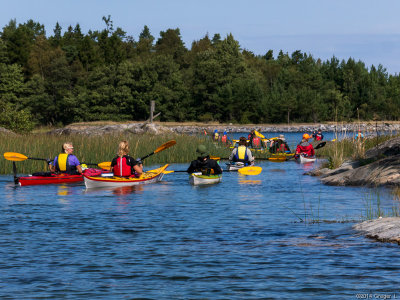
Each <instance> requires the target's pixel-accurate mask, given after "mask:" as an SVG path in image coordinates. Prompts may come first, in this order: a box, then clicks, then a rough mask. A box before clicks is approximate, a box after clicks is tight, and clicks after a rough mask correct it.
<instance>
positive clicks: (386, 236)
mask: <svg viewBox="0 0 400 300" xmlns="http://www.w3.org/2000/svg"><path fill="white" fill-rule="evenodd" d="M353 229H355V230H357V231H359V232H360V233H361V234H363V235H364V236H366V237H368V238H371V239H375V240H377V241H380V242H389V243H397V244H399V245H400V218H395V217H390V218H379V219H375V220H370V221H364V222H361V223H359V224H356V225H354V226H353Z"/></svg>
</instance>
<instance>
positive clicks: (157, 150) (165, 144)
mask: <svg viewBox="0 0 400 300" xmlns="http://www.w3.org/2000/svg"><path fill="white" fill-rule="evenodd" d="M175 144H176V141H175V140H171V141H168V142H166V143H164V144H162V145H161V146H160V147H158V148H157V149H156V150H154V151H153V152H151V153H150V154H147V155H146V156H143V157H141V158H139V159H138V160H144V159H145V158H148V157H149V156H151V155H153V154H156V153H158V152H161V151H163V150H165V149H168V148H170V147H172V146H173V145H175Z"/></svg>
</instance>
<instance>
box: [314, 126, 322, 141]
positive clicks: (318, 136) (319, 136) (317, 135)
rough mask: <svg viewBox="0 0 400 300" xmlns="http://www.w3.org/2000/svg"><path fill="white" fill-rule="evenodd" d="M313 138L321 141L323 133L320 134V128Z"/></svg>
mask: <svg viewBox="0 0 400 300" xmlns="http://www.w3.org/2000/svg"><path fill="white" fill-rule="evenodd" d="M314 139H315V140H316V141H322V140H323V139H324V135H323V134H322V131H321V129H318V132H317V133H316V134H315V136H314Z"/></svg>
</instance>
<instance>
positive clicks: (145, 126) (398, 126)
mask: <svg viewBox="0 0 400 300" xmlns="http://www.w3.org/2000/svg"><path fill="white" fill-rule="evenodd" d="M253 129H255V130H257V131H259V132H283V133H284V132H313V131H317V130H319V129H321V130H322V131H323V132H335V131H337V132H356V131H358V130H359V129H361V131H362V132H364V133H366V132H370V133H373V132H377V131H379V132H382V131H384V132H397V131H400V122H379V123H378V122H376V123H371V122H364V123H338V124H336V123H335V124H334V123H314V124H304V123H298V124H297V123H295V124H290V125H287V124H243V125H242V124H232V123H229V124H219V123H196V122H183V123H177V122H159V121H157V122H153V123H148V122H124V123H118V122H92V123H75V124H70V125H67V126H65V127H63V128H58V129H50V130H47V131H44V132H45V133H48V134H57V135H63V134H67V135H68V134H95V135H96V134H105V133H118V132H124V131H128V132H130V133H134V134H141V133H150V134H163V133H177V134H196V133H204V130H205V131H206V132H207V133H208V134H211V133H213V132H214V130H218V132H224V131H226V132H228V133H229V132H250V131H251V130H253ZM42 132H43V131H42Z"/></svg>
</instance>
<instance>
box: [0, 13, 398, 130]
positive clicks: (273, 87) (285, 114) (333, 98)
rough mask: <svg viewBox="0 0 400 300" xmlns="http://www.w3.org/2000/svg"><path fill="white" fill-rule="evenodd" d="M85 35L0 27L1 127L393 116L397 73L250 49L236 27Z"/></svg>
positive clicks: (36, 26) (35, 26) (72, 30)
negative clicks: (223, 31)
mask: <svg viewBox="0 0 400 300" xmlns="http://www.w3.org/2000/svg"><path fill="white" fill-rule="evenodd" d="M103 21H104V24H105V25H104V29H103V30H100V31H91V30H90V31H89V32H88V33H87V34H84V33H82V31H81V28H80V26H79V24H77V25H76V26H74V27H73V26H69V27H68V28H67V29H64V30H63V28H61V27H60V25H59V24H58V23H57V24H56V25H55V28H54V30H53V34H52V35H48V34H46V31H45V27H44V25H41V24H40V23H37V22H35V21H33V20H29V21H27V22H26V23H24V24H17V23H16V21H15V20H11V21H10V22H9V23H8V24H7V25H6V26H4V27H3V28H2V31H1V32H0V110H1V114H0V126H3V127H6V128H9V129H12V130H16V131H29V130H31V129H32V128H33V127H34V126H37V125H57V126H60V125H66V124H69V123H72V122H81V121H97V120H114V121H124V120H146V119H148V118H149V107H150V101H151V100H154V101H155V102H156V112H161V115H160V117H159V118H160V120H161V121H219V122H233V123H286V122H288V121H290V122H323V121H351V120H355V119H358V118H359V119H361V120H399V117H400V79H399V75H398V74H397V73H396V74H395V75H391V74H388V73H387V71H386V69H385V68H384V67H383V66H382V65H379V66H376V67H375V66H371V67H367V66H366V65H365V63H363V62H362V61H356V60H354V59H353V58H349V59H348V60H347V61H345V60H342V61H339V60H338V59H337V58H336V57H332V58H331V59H329V60H326V61H321V60H320V59H316V58H314V57H313V56H312V55H311V54H306V53H303V52H301V51H295V52H293V53H291V54H289V53H285V52H284V51H282V50H281V51H280V52H279V53H278V54H277V55H276V56H274V53H273V51H272V50H266V52H265V55H255V54H253V53H252V52H250V51H248V50H243V49H241V47H240V44H239V42H238V41H236V40H235V39H234V37H233V35H232V34H229V35H227V36H226V37H225V38H223V39H222V38H221V36H220V34H215V35H214V36H213V37H212V38H211V37H209V36H208V35H205V36H204V37H203V38H201V39H199V40H197V41H193V43H192V44H191V46H190V49H188V48H186V46H185V45H184V43H183V41H182V38H181V35H180V30H179V29H178V28H176V29H167V30H166V31H161V32H160V34H159V36H160V37H159V38H158V39H157V40H156V39H155V38H154V36H153V35H152V34H151V32H150V29H149V28H148V27H147V26H144V28H143V30H142V31H141V33H140V35H139V36H138V37H137V38H136V39H135V38H134V37H132V36H129V35H127V33H126V32H125V31H123V29H121V28H119V27H118V28H114V25H113V21H112V20H111V18H110V16H108V17H103Z"/></svg>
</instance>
